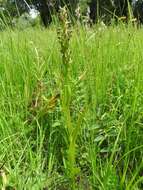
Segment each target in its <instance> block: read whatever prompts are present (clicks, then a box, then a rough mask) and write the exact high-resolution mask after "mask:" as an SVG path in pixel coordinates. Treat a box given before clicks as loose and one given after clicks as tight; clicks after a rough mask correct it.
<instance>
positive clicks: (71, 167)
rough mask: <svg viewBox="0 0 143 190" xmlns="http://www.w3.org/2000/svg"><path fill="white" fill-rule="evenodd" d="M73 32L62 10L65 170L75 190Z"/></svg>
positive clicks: (66, 14)
mask: <svg viewBox="0 0 143 190" xmlns="http://www.w3.org/2000/svg"><path fill="white" fill-rule="evenodd" d="M71 35H72V31H71V28H70V22H69V19H68V13H67V9H66V7H64V8H61V11H60V28H59V29H58V39H59V43H60V46H61V49H60V52H61V55H62V64H61V79H62V80H61V88H62V90H61V91H62V92H61V106H62V113H63V116H64V123H65V129H66V131H67V134H68V135H67V136H68V137H67V138H68V139H67V142H68V143H67V147H68V150H67V157H66V160H65V169H66V173H67V175H68V178H69V179H70V186H71V189H73V190H74V189H75V175H76V172H75V170H76V169H75V168H76V167H75V165H76V164H75V157H76V156H75V147H76V146H75V140H74V137H73V131H74V127H73V123H72V117H71V112H70V104H71V96H72V92H71V91H72V90H71V72H70V68H71V63H72V59H71V54H70V47H69V46H70V39H71Z"/></svg>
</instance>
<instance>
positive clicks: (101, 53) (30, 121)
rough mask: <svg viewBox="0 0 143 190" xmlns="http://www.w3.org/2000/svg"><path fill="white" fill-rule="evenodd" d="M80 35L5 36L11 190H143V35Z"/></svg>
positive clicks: (1, 111)
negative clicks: (63, 36)
mask: <svg viewBox="0 0 143 190" xmlns="http://www.w3.org/2000/svg"><path fill="white" fill-rule="evenodd" d="M60 30H62V28H61V29H60ZM70 30H72V36H71V35H70V34H69V35H70V36H69V39H68V38H67V44H66V45H67V46H66V45H65V44H64V43H63V44H64V45H65V46H66V47H67V48H68V51H67V50H65V51H67V52H68V53H67V54H64V52H63V51H62V50H63V49H62V43H60V41H59V39H62V35H63V34H62V32H61V33H58V35H61V36H57V29H56V28H55V27H51V28H49V29H47V30H43V29H40V28H39V29H26V30H23V31H17V30H15V31H9V30H7V31H4V32H1V34H0V61H1V64H0V90H1V92H0V167H1V182H0V185H1V188H4V189H5V188H6V187H8V186H11V188H13V189H14V188H15V189H18V190H21V189H27V190H40V189H42V190H44V189H51V190H53V189H57V190H60V189H61V190H64V189H67V190H69V189H80V190H92V189H93V190H94V189H99V190H118V189H119V190H125V189H126V190H130V189H134V190H141V189H143V176H142V174H143V85H142V84H143V75H142V73H143V64H142V63H143V56H142V46H143V36H142V32H143V31H142V29H139V30H137V29H135V28H133V27H130V26H128V27H127V26H126V27H125V26H116V27H114V26H112V27H109V28H105V27H102V26H95V27H94V28H92V29H89V28H88V29H87V28H84V27H81V28H76V27H73V28H72V29H71V28H70ZM70 32H71V31H70ZM63 40H64V39H63ZM65 40H66V39H65ZM65 42H66V41H65ZM61 53H62V54H61ZM64 55H66V56H68V59H67V62H64V60H65V59H64V60H63V57H64ZM64 64H67V65H66V66H65V65H64ZM66 67H67V68H66Z"/></svg>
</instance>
